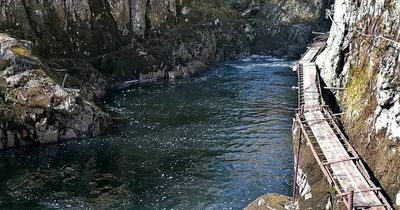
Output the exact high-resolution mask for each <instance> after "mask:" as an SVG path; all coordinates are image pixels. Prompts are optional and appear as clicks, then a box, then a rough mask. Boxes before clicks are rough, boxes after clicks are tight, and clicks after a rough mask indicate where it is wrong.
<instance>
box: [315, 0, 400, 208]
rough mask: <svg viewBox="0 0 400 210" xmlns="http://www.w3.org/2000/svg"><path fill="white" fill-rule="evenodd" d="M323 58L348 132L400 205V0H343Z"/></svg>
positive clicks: (323, 72)
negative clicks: (398, 195) (341, 88)
mask: <svg viewBox="0 0 400 210" xmlns="http://www.w3.org/2000/svg"><path fill="white" fill-rule="evenodd" d="M332 18H333V24H332V28H331V30H330V36H329V39H328V44H327V48H326V50H325V51H324V52H323V53H322V54H321V55H320V56H319V57H318V59H317V63H318V66H319V68H320V70H321V76H322V77H323V80H324V81H325V83H326V84H327V85H328V86H334V87H345V90H344V91H336V92H335V95H336V97H337V99H338V102H339V104H340V106H341V108H342V111H343V112H344V114H345V115H344V117H343V119H342V120H343V122H344V126H345V129H346V132H347V133H348V134H349V136H350V139H351V140H352V141H353V144H354V145H355V146H356V148H357V150H358V151H359V152H360V153H361V154H362V156H363V157H364V158H365V159H366V161H367V162H368V164H369V165H370V167H371V169H372V170H373V172H374V173H375V175H376V176H377V178H378V180H379V181H380V183H381V184H382V185H383V187H384V188H385V189H386V190H387V192H388V194H389V195H390V197H391V198H392V199H393V201H395V198H396V194H398V193H399V191H400V187H399V186H400V180H399V178H398V177H399V176H400V168H399V165H400V164H399V163H400V145H399V140H400V100H399V98H400V65H399V64H400V32H399V27H400V21H399V19H400V2H399V1H393V0H377V1H370V0H359V1H350V0H337V1H336V3H335V6H334V15H333V17H332ZM398 202H400V201H398Z"/></svg>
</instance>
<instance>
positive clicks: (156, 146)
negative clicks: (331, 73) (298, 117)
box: [0, 56, 297, 210]
mask: <svg viewBox="0 0 400 210" xmlns="http://www.w3.org/2000/svg"><path fill="white" fill-rule="evenodd" d="M291 64H292V62H291V61H286V60H282V59H276V58H270V57H263V56H251V57H249V58H246V59H241V60H235V61H230V62H227V63H223V64H220V65H217V66H215V67H213V68H212V69H211V70H210V71H208V72H207V73H205V74H202V75H200V76H198V77H195V78H192V79H187V80H179V81H176V82H157V83H149V84H141V85H136V86H134V87H131V88H128V89H126V90H123V91H118V92H115V93H113V94H110V95H109V96H107V97H106V98H105V101H104V104H102V106H103V107H105V109H106V110H108V111H110V112H114V113H117V114H119V116H121V117H122V118H123V120H121V122H120V123H119V124H118V125H116V127H114V128H113V129H112V130H111V131H110V132H109V133H108V134H106V135H104V136H101V137H96V138H87V139H82V140H79V141H68V142H63V143H60V144H54V145H44V146H40V147H35V148H22V149H12V150H7V151H1V152H0V157H1V161H0V208H1V209H68V208H69V209H113V208H114V209H190V210H191V209H241V208H243V207H245V206H246V205H247V204H248V203H250V202H251V201H252V200H254V199H255V198H257V197H258V196H261V195H263V194H266V193H270V192H275V193H280V194H284V195H290V194H291V188H292V187H291V183H292V174H293V154H292V146H291V125H292V116H293V115H294V111H293V109H294V108H295V107H296V102H297V99H296V97H297V96H296V93H295V92H293V91H292V90H291V87H292V86H293V85H295V84H296V74H295V73H293V72H291V70H290V65H291Z"/></svg>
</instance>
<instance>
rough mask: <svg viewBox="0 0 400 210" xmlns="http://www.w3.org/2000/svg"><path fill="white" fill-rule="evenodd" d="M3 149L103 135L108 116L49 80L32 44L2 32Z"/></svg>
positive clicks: (0, 137)
mask: <svg viewBox="0 0 400 210" xmlns="http://www.w3.org/2000/svg"><path fill="white" fill-rule="evenodd" d="M0 43H1V44H0V63H1V65H0V149H2V148H10V147H15V146H23V145H33V144H40V143H53V142H57V141H59V140H64V139H71V138H77V137H78V136H85V135H98V134H100V132H101V131H103V130H104V127H105V126H106V125H107V124H108V120H109V117H108V115H107V114H105V113H104V112H103V111H101V110H100V109H99V108H98V107H97V106H95V105H94V104H93V103H92V102H90V101H88V100H86V99H85V98H84V97H82V96H81V95H80V94H79V89H77V90H76V89H67V88H63V87H61V86H60V85H58V84H57V83H56V81H55V80H53V79H52V78H50V77H49V76H48V75H51V72H49V71H51V69H50V68H49V67H48V66H46V65H45V64H44V63H43V62H42V61H41V60H40V59H39V58H38V57H36V56H34V55H33V54H32V50H31V43H30V42H27V41H20V40H16V39H14V38H11V37H9V36H8V35H5V34H0Z"/></svg>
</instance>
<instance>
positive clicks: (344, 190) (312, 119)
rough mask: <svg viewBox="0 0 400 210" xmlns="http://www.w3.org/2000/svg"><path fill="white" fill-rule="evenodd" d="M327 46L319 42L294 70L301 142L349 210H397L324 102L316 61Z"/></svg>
mask: <svg viewBox="0 0 400 210" xmlns="http://www.w3.org/2000/svg"><path fill="white" fill-rule="evenodd" d="M324 47H325V42H323V41H317V42H315V43H314V44H313V45H312V46H311V47H310V48H309V50H308V51H307V52H306V54H305V55H304V56H303V57H302V58H301V60H300V61H299V62H298V63H297V64H296V65H295V66H294V69H293V70H295V71H297V74H298V79H299V80H298V93H299V108H298V109H297V110H298V111H297V113H296V119H295V127H296V129H298V130H299V134H300V140H305V141H306V142H307V145H308V146H309V147H310V149H311V151H312V153H313V155H314V157H315V159H316V161H317V162H318V164H319V166H320V167H321V169H322V171H323V173H324V175H325V176H326V177H327V179H328V182H329V183H330V184H331V185H332V186H333V187H334V188H335V190H336V192H337V200H339V201H341V202H344V204H345V205H346V206H347V208H348V209H393V208H392V207H391V205H390V204H389V202H388V201H387V199H386V198H385V197H384V196H383V194H382V189H381V188H379V187H377V186H376V185H375V184H374V183H373V181H372V180H371V177H370V175H369V174H368V171H367V170H366V169H365V166H364V163H363V162H362V160H361V159H360V157H359V155H358V154H357V152H356V151H355V150H354V148H353V147H352V146H351V145H350V143H349V142H348V140H347V138H346V136H345V135H344V134H343V132H342V131H341V129H340V128H339V126H338V125H337V123H336V120H335V118H334V117H333V115H332V113H331V111H330V110H329V109H328V107H327V106H326V105H325V103H324V101H323V99H322V95H321V94H322V92H321V87H320V82H319V75H318V71H317V67H316V65H315V58H316V56H317V55H318V54H319V53H320V52H321V51H322V50H323V48H324ZM296 162H298V161H297V160H296ZM296 165H297V163H296ZM296 167H297V166H296ZM296 173H297V169H296ZM295 176H296V177H297V174H295ZM295 188H296V187H295Z"/></svg>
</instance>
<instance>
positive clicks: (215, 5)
mask: <svg viewBox="0 0 400 210" xmlns="http://www.w3.org/2000/svg"><path fill="white" fill-rule="evenodd" d="M307 5H310V6H311V7H312V8H313V9H312V10H311V9H307V10H306V9H304V8H307ZM324 6H325V4H324V3H320V2H319V1H311V2H309V3H302V2H300V1H296V0H288V1H279V2H278V1H271V2H262V1H232V0H229V1H222V0H216V1H215V0H201V1H194V0H184V1H176V0H162V1H153V0H139V1H133V0H131V1H120V0H106V1H103V0H83V1H77V2H70V1H66V0H63V1H52V2H48V1H42V0H40V1H31V0H16V1H14V0H13V1H10V0H9V1H3V2H1V3H0V8H1V9H0V28H1V31H0V32H1V33H3V34H2V35H1V37H2V39H1V40H0V46H1V54H0V60H1V63H0V70H1V74H0V75H1V77H0V92H1V97H0V106H1V110H2V111H1V113H2V115H1V116H2V117H1V120H2V126H1V128H2V134H1V139H2V142H3V145H2V147H13V146H19V145H26V144H38V143H47V142H56V141H58V140H62V139H69V138H76V137H81V136H86V135H98V134H100V133H102V132H103V131H104V129H105V128H106V127H108V125H109V122H110V120H109V119H110V118H109V116H108V115H107V114H105V113H103V112H102V111H101V110H100V109H99V108H98V107H97V106H96V105H95V104H94V101H96V100H97V99H99V98H100V97H102V96H103V95H104V93H105V91H106V90H107V89H108V88H110V87H115V86H121V85H129V84H132V83H136V82H142V81H148V80H155V79H170V80H174V79H178V78H186V77H190V76H192V75H196V74H198V73H200V72H202V71H204V70H206V69H207V67H208V66H209V65H212V64H214V63H217V62H221V61H225V60H228V59H232V58H237V57H243V56H246V55H249V54H250V53H269V54H276V55H283V54H289V55H291V56H295V55H298V54H299V53H300V51H301V50H300V49H302V48H304V46H305V45H306V43H307V42H308V41H309V39H310V38H311V37H310V34H311V31H312V30H319V28H321V27H320V24H318V22H319V21H321V20H322V19H323V15H322V11H323V10H324ZM294 10H296V11H299V14H297V13H296V14H295V13H292V12H291V11H294ZM24 40H28V41H24ZM279 40H281V41H282V43H281V44H277V43H280V41H279ZM283 42H284V43H283ZM292 45H293V46H294V47H292V48H290V47H289V48H288V46H292ZM261 49H263V50H261ZM66 75H67V76H66ZM8 139H14V140H8ZM27 142H28V143H27Z"/></svg>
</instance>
